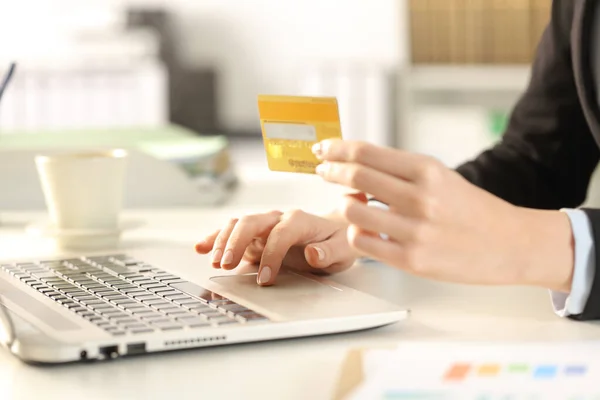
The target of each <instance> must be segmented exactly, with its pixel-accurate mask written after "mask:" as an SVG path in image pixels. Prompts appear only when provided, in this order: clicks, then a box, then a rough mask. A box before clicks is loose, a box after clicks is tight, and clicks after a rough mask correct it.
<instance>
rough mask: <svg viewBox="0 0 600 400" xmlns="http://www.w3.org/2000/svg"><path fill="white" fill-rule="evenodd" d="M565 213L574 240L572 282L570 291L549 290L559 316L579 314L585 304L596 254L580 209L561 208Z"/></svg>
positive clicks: (590, 230)
mask: <svg viewBox="0 0 600 400" xmlns="http://www.w3.org/2000/svg"><path fill="white" fill-rule="evenodd" d="M561 211H562V212H564V213H565V214H567V216H568V217H569V221H570V223H571V229H572V231H573V239H574V242H575V249H574V253H575V260H574V270H573V282H572V284H571V291H570V293H561V292H555V291H550V298H551V300H552V306H553V307H554V312H555V313H556V314H557V315H558V316H560V317H568V316H570V315H577V314H581V313H582V312H583V310H584V309H585V305H586V304H587V300H588V297H589V295H590V291H591V289H592V283H593V281H594V274H595V271H596V269H595V268H596V254H595V249H594V239H593V235H592V227H591V224H590V221H589V219H588V217H587V215H586V214H585V212H584V211H582V210H573V209H562V210H561Z"/></svg>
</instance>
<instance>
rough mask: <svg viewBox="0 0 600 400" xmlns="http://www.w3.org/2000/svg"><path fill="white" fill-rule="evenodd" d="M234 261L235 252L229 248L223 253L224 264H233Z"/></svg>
mask: <svg viewBox="0 0 600 400" xmlns="http://www.w3.org/2000/svg"><path fill="white" fill-rule="evenodd" d="M232 261H233V252H232V251H231V250H227V251H226V252H225V254H224V255H223V259H222V260H221V264H222V265H227V264H231V262H232Z"/></svg>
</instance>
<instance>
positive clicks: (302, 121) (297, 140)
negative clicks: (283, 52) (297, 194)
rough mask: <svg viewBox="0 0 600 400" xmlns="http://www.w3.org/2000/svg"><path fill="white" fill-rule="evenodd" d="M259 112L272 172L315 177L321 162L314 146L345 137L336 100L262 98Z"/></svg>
mask: <svg viewBox="0 0 600 400" xmlns="http://www.w3.org/2000/svg"><path fill="white" fill-rule="evenodd" d="M258 112H259V116H260V127H261V130H262V137H263V142H264V145H265V151H266V152H267V161H268V163H269V169H270V170H272V171H284V172H299V173H307V174H314V173H315V168H316V167H317V165H319V164H320V161H319V160H318V159H317V158H316V157H315V155H314V154H313V153H312V151H311V147H312V146H313V144H315V143H317V142H320V141H321V140H324V139H332V138H340V139H341V138H342V129H341V124H340V115H339V111H338V103H337V99H336V98H335V97H304V96H270V95H259V96H258Z"/></svg>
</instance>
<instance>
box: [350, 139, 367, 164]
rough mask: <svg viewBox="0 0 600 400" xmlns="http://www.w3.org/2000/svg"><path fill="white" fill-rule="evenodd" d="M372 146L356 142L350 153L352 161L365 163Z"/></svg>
mask: <svg viewBox="0 0 600 400" xmlns="http://www.w3.org/2000/svg"><path fill="white" fill-rule="evenodd" d="M370 151H371V146H370V145H369V144H368V143H364V142H356V143H355V145H354V146H353V147H352V150H351V152H350V161H353V162H359V163H360V162H364V161H365V160H366V159H367V158H368V157H369V154H370Z"/></svg>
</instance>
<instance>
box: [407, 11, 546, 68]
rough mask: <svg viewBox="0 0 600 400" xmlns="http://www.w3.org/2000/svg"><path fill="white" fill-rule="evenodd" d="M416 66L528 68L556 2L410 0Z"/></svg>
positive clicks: (414, 62)
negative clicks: (495, 65) (504, 65)
mask: <svg viewBox="0 0 600 400" xmlns="http://www.w3.org/2000/svg"><path fill="white" fill-rule="evenodd" d="M409 4H410V33H411V48H412V62H413V64H528V63H530V62H531V61H532V59H533V56H534V54H535V50H536V48H537V45H538V42H539V40H540V38H541V35H542V33H543V31H544V29H545V28H546V26H547V24H548V22H549V20H550V9H551V6H552V0H409Z"/></svg>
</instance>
